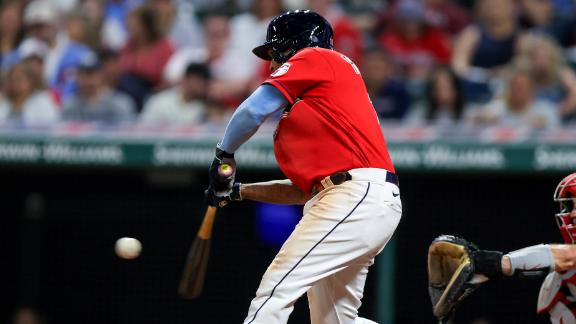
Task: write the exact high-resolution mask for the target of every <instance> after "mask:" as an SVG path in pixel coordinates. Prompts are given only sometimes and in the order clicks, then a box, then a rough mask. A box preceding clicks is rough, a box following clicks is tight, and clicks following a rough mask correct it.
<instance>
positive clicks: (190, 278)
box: [178, 206, 216, 299]
mask: <svg viewBox="0 0 576 324" xmlns="http://www.w3.org/2000/svg"><path fill="white" fill-rule="evenodd" d="M215 216H216V207H213V206H208V208H207V209H206V214H204V220H203V221H202V226H200V230H198V235H196V238H195V239H194V242H193V243H192V247H191V248H190V251H189V252H188V258H187V259H186V265H185V266H184V271H183V272H182V277H181V278H180V284H179V286H178V293H179V294H180V296H182V297H183V298H187V299H194V298H198V297H199V296H200V295H201V294H202V289H203V288H204V279H205V278H206V269H207V268H208V259H209V256H210V244H211V241H212V240H211V238H212V228H213V226H214V218H215Z"/></svg>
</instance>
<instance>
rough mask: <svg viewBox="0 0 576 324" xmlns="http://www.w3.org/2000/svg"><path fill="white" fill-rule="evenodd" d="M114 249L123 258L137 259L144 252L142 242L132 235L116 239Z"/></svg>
mask: <svg viewBox="0 0 576 324" xmlns="http://www.w3.org/2000/svg"><path fill="white" fill-rule="evenodd" d="M114 251H115V252H116V255H117V256H118V257H120V258H122V259H127V260H131V259H136V258H137V257H138V256H139V255H140V252H142V243H140V241H138V240H137V239H135V238H132V237H123V238H120V239H118V240H117V241H116V244H115V245H114Z"/></svg>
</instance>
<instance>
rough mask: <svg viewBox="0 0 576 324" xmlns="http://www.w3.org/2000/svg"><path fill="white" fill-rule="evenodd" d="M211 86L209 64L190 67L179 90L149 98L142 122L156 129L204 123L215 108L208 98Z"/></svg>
mask: <svg viewBox="0 0 576 324" xmlns="http://www.w3.org/2000/svg"><path fill="white" fill-rule="evenodd" d="M209 82H210V70H209V67H208V66H207V65H206V64H199V63H191V64H189V65H188V67H187V68H186V71H185V73H184V77H183V78H182V80H181V81H180V84H179V85H178V86H176V87H174V88H171V89H168V90H165V91H162V92H160V93H158V94H156V95H153V96H152V97H150V99H149V100H148V102H146V105H145V106H144V110H143V111H142V115H141V118H140V121H141V122H142V123H144V124H155V125H182V124H198V123H201V122H203V121H204V120H205V119H206V116H207V114H208V110H209V109H210V108H211V106H212V104H211V103H210V102H209V101H208V100H207V97H206V93H207V89H208V84H209Z"/></svg>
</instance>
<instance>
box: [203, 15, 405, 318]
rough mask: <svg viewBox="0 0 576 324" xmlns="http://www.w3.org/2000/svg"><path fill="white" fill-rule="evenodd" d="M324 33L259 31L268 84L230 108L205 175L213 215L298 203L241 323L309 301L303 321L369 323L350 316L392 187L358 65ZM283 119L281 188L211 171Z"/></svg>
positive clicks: (298, 18)
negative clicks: (240, 207) (251, 205)
mask: <svg viewBox="0 0 576 324" xmlns="http://www.w3.org/2000/svg"><path fill="white" fill-rule="evenodd" d="M332 35H333V32H332V28H331V26H330V24H329V23H328V22H327V21H326V20H325V19H324V18H323V17H321V16H320V15H318V14H316V13H314V12H312V11H307V10H306V11H298V10H297V11H292V12H287V13H285V14H282V15H280V16H278V17H276V18H275V19H274V20H273V21H272V22H271V23H270V25H269V26H268V33H267V36H266V42H265V43H264V44H263V45H261V46H259V47H256V48H255V49H254V50H253V52H254V54H256V55H257V56H258V57H260V58H262V59H264V60H269V61H271V63H270V70H271V72H272V73H271V75H270V77H269V78H268V79H267V80H266V81H265V82H264V83H263V84H262V85H261V86H260V87H259V88H257V89H256V90H255V91H254V93H253V94H252V95H250V97H249V98H248V99H246V100H245V101H244V102H243V103H242V104H241V105H240V107H238V109H237V110H236V112H235V113H234V115H233V116H232V118H231V119H230V121H229V124H228V126H227V128H226V131H225V134H224V137H223V139H222V140H221V141H220V142H219V144H218V146H217V149H216V157H215V158H214V161H213V163H212V165H211V167H210V178H211V183H210V186H209V188H208V189H207V190H206V199H207V201H208V203H209V204H211V205H213V206H220V207H222V206H225V205H226V204H228V203H229V202H231V201H238V200H242V199H250V200H255V201H261V202H269V203H277V204H305V206H304V215H303V217H302V219H301V221H300V222H299V224H298V225H297V226H296V228H295V229H294V231H293V233H292V234H291V235H290V237H289V238H288V239H287V240H286V242H285V243H284V245H283V246H282V248H281V249H280V251H279V253H278V254H277V255H276V257H275V258H274V260H273V261H272V263H271V264H270V266H269V267H268V269H267V270H266V273H265V274H264V276H263V278H262V281H261V283H260V287H259V288H258V290H257V292H256V297H255V298H254V299H253V300H252V303H251V304H250V309H249V311H248V315H247V317H246V319H245V321H244V323H245V324H280V323H286V322H287V321H288V317H289V315H290V313H291V312H292V309H293V305H294V303H295V302H296V300H297V299H298V298H299V297H300V296H302V295H303V294H304V293H307V295H308V302H309V306H310V317H311V322H312V323H313V324H336V323H341V324H352V323H356V324H358V323H374V322H373V321H370V320H367V319H363V318H360V317H358V308H359V307H360V304H361V299H362V295H363V290H364V283H365V280H366V275H367V273H368V267H370V265H372V263H373V262H374V257H375V256H376V255H377V254H378V253H380V251H381V250H382V249H383V248H384V246H385V245H386V243H387V242H388V241H389V240H390V238H391V236H392V234H393V233H394V230H395V229H396V226H397V225H398V222H399V221H400V217H401V214H402V206H401V202H400V197H399V196H400V192H399V188H398V179H397V177H396V175H395V173H394V166H393V164H392V161H391V160H390V157H389V155H388V150H387V149H386V143H385V140H384V136H383V135H382V131H381V128H380V125H379V123H378V119H377V116H376V113H375V111H374V108H373V107H372V104H371V102H370V99H369V98H368V94H367V91H366V88H365V85H364V82H363V80H362V77H361V75H360V71H359V69H358V67H357V66H356V65H355V64H354V62H352V61H351V60H350V59H348V58H347V57H346V56H344V55H342V54H341V53H338V52H336V51H334V50H333V49H332ZM280 110H281V111H282V112H283V113H282V117H281V119H280V121H279V122H278V126H277V129H276V132H275V134H274V153H275V155H276V159H277V161H278V165H279V166H280V169H281V170H282V172H283V173H284V174H285V175H286V177H287V178H288V179H286V180H277V181H270V182H263V183H252V184H239V183H236V182H235V181H234V179H235V175H234V174H232V175H231V176H229V177H226V178H223V177H222V175H219V174H218V167H219V165H221V164H223V163H226V164H230V165H232V166H234V170H235V165H236V163H235V161H234V152H236V150H237V149H238V148H239V147H240V146H241V145H242V144H243V143H244V142H246V141H247V140H248V139H249V138H250V137H251V136H252V134H254V133H255V132H256V131H257V129H258V127H259V125H260V124H262V122H263V121H264V120H265V119H266V118H267V117H268V116H270V115H272V114H274V113H275V112H277V111H280Z"/></svg>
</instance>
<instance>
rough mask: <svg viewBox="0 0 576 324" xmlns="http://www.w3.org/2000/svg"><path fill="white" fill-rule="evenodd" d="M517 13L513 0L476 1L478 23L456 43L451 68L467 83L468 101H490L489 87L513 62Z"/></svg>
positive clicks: (517, 32) (518, 33) (517, 37)
mask: <svg viewBox="0 0 576 324" xmlns="http://www.w3.org/2000/svg"><path fill="white" fill-rule="evenodd" d="M516 9H517V8H516V5H515V2H514V0H478V1H477V3H476V15H477V17H478V19H479V21H478V23H477V24H474V25H471V26H469V27H468V28H466V29H465V30H464V31H462V33H461V34H460V35H459V36H458V38H457V39H456V41H455V44H454V56H453V58H452V68H453V69H454V71H455V72H456V74H457V75H458V76H459V77H461V78H462V79H463V80H464V81H465V82H466V83H465V91H466V97H467V98H468V100H470V101H473V102H486V101H488V100H490V99H491V98H492V95H493V94H492V91H491V89H490V85H489V83H490V81H491V80H492V79H495V78H496V80H497V77H498V74H499V72H501V70H502V68H503V67H505V66H506V64H508V63H509V62H510V61H511V60H512V57H513V56H514V54H515V49H516V47H517V43H518V40H519V38H520V37H521V34H520V29H519V27H518V24H517V18H516Z"/></svg>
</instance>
